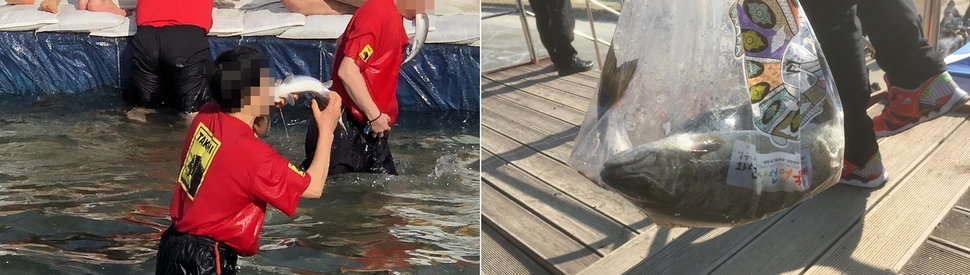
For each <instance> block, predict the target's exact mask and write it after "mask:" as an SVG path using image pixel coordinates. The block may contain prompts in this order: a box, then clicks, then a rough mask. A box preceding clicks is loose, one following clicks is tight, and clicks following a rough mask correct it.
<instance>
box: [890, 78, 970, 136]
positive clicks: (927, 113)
mask: <svg viewBox="0 0 970 275" xmlns="http://www.w3.org/2000/svg"><path fill="white" fill-rule="evenodd" d="M886 84H887V85H889V97H888V98H887V99H888V100H889V104H888V105H887V106H886V109H883V110H882V113H881V114H879V115H877V116H876V117H874V118H872V124H873V125H872V130H873V131H875V132H876V137H885V136H891V135H895V134H897V133H899V132H902V131H903V130H906V129H909V128H912V127H913V126H916V124H919V123H922V122H924V121H928V120H931V119H934V118H937V117H939V116H941V115H943V114H946V113H948V112H950V111H952V110H953V109H955V107H959V106H961V105H963V103H966V102H967V100H970V96H968V95H967V92H965V91H963V89H960V87H958V86H957V84H956V83H955V82H953V78H952V77H950V73H948V72H943V73H942V74H940V75H938V76H936V77H934V78H930V79H929V80H927V81H926V82H924V83H923V85H921V86H919V88H916V90H905V89H902V88H900V87H896V86H892V85H891V84H889V83H888V81H887V83H886Z"/></svg>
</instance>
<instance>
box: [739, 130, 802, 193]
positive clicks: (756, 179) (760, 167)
mask: <svg viewBox="0 0 970 275" xmlns="http://www.w3.org/2000/svg"><path fill="white" fill-rule="evenodd" d="M792 145H795V144H792ZM803 149H804V150H803V151H802V153H801V154H800V155H795V154H791V153H785V152H774V153H767V154H759V153H758V151H757V150H756V147H755V146H754V144H751V143H748V142H744V141H740V140H738V141H735V142H734V151H733V152H732V153H731V163H730V166H729V167H728V176H727V183H728V184H730V185H734V186H738V187H744V188H748V189H754V190H755V192H756V193H758V194H761V192H762V191H767V192H777V191H786V192H792V191H805V190H808V188H809V187H811V175H812V161H811V157H810V156H809V151H808V150H807V149H808V148H803Z"/></svg>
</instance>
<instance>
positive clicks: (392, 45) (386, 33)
mask: <svg viewBox="0 0 970 275" xmlns="http://www.w3.org/2000/svg"><path fill="white" fill-rule="evenodd" d="M403 19H404V17H402V16H401V15H400V14H398V13H397V8H396V7H395V6H394V2H393V0H369V1H367V2H364V4H363V5H361V6H360V8H359V9H357V12H355V13H354V16H353V17H351V19H350V23H349V24H348V25H347V29H345V30H344V33H343V35H341V36H340V38H339V40H337V53H336V55H335V57H336V61H335V62H334V64H333V75H332V76H331V79H334V83H333V87H331V89H332V90H333V91H335V92H337V93H338V94H340V96H341V97H342V98H343V105H344V106H347V108H349V109H350V113H351V114H352V115H353V116H354V118H355V119H357V121H359V122H361V123H366V122H367V118H366V117H365V116H364V114H363V112H361V111H360V109H358V107H357V104H354V102H353V100H351V99H350V96H349V95H348V94H347V91H346V89H345V87H344V83H343V82H341V81H339V80H340V76H338V75H337V69H338V68H340V63H342V61H343V58H344V57H345V56H346V57H350V58H353V59H354V62H355V63H357V67H360V72H361V74H363V75H364V82H365V83H366V85H367V91H368V92H369V93H370V96H371V98H372V99H373V100H374V103H375V104H377V108H378V109H380V110H381V112H383V113H384V114H386V115H387V116H389V117H390V119H391V120H390V124H394V122H395V121H397V114H398V110H397V77H398V74H399V71H400V70H401V61H403V57H404V46H406V45H407V44H408V36H407V33H406V32H405V31H404V24H402V22H403V21H402V20H403Z"/></svg>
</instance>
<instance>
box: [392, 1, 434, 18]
mask: <svg viewBox="0 0 970 275" xmlns="http://www.w3.org/2000/svg"><path fill="white" fill-rule="evenodd" d="M396 3H397V13H399V14H401V16H404V18H407V19H408V20H414V16H415V15H416V14H419V13H422V14H426V13H428V12H430V11H431V10H432V9H434V0H396Z"/></svg>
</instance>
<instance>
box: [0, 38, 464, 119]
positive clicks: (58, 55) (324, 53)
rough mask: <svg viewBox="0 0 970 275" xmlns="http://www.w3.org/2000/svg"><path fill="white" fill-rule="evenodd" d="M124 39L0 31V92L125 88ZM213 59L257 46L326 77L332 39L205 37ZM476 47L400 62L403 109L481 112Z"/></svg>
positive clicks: (283, 66)
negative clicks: (225, 52) (240, 46)
mask: <svg viewBox="0 0 970 275" xmlns="http://www.w3.org/2000/svg"><path fill="white" fill-rule="evenodd" d="M129 39H130V38H128V37H122V38H107V37H95V36H89V35H87V34H76V33H34V32H3V33H0V45H9V46H5V47H0V94H3V93H15V94H35V93H39V94H58V93H71V94H73V93H81V92H85V91H90V90H93V89H97V88H118V89H127V88H128V87H129V83H128V82H129V76H128V71H129V70H130V68H131V47H130V46H129V44H128V40H129ZM209 45H210V50H211V53H212V56H213V58H215V56H216V55H218V54H219V53H221V52H223V51H225V50H227V49H230V48H232V47H235V46H238V45H250V46H254V47H256V48H258V49H259V50H260V51H262V52H263V53H264V54H266V55H267V56H269V57H270V60H271V63H272V64H273V67H272V68H271V72H272V75H273V77H276V78H282V76H285V75H289V74H294V75H308V76H314V77H318V78H320V79H323V80H324V81H326V80H329V79H330V72H331V66H332V65H333V61H334V54H333V53H334V51H335V49H336V43H335V41H334V40H289V39H279V38H276V37H210V39H209ZM479 51H480V49H479V48H478V47H472V46H466V45H451V44H425V46H424V48H422V50H421V53H420V54H418V56H417V57H415V58H414V60H412V61H410V62H408V63H407V64H404V65H403V66H402V67H401V77H400V78H399V80H398V101H399V105H400V108H401V109H402V110H412V111H426V110H429V111H430V110H459V111H474V112H477V111H478V110H479V103H480V96H479V94H480V92H479V87H480V83H481V77H480V70H479V67H480V64H481V60H480V56H479Z"/></svg>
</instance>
